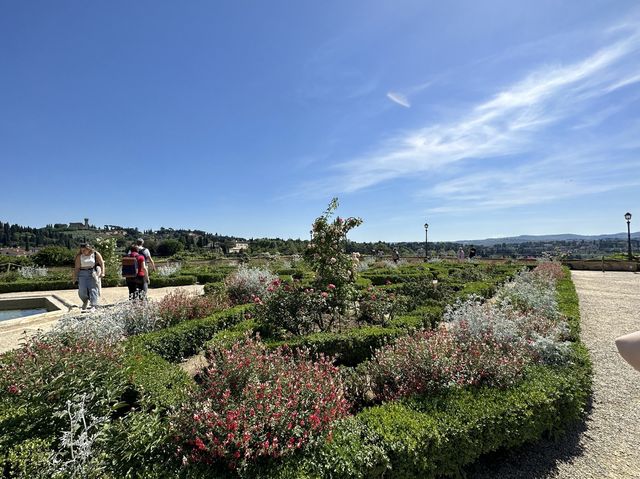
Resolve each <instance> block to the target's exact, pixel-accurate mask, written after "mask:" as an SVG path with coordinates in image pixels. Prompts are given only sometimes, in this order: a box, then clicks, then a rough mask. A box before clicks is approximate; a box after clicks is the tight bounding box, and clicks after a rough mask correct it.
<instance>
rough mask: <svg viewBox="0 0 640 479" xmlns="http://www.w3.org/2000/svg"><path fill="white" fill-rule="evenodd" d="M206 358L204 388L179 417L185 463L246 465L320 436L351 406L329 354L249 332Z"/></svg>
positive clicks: (177, 431) (177, 427)
mask: <svg viewBox="0 0 640 479" xmlns="http://www.w3.org/2000/svg"><path fill="white" fill-rule="evenodd" d="M208 359H209V366H208V367H207V368H206V369H205V371H204V374H203V384H202V392H201V393H200V395H199V396H198V397H196V398H195V399H194V400H193V401H192V402H191V403H190V404H188V405H185V406H183V407H182V409H181V410H180V411H179V412H178V413H177V414H176V416H175V417H174V419H173V427H174V430H175V437H176V439H177V441H178V443H179V444H180V453H181V454H182V455H183V458H184V459H183V460H184V461H185V462H186V463H207V464H212V463H218V464H219V463H223V464H225V465H226V466H227V467H229V468H230V469H245V468H247V467H249V465H250V464H251V463H253V462H255V461H256V460H259V459H267V458H277V457H282V456H286V455H289V454H292V453H293V452H294V451H296V450H298V449H301V448H305V447H307V446H309V445H314V444H317V443H319V442H320V441H322V440H323V439H324V438H325V437H326V436H328V435H331V432H332V427H333V423H334V421H336V420H337V419H339V418H341V417H343V416H345V415H346V414H347V411H348V407H349V405H348V403H347V401H346V399H345V398H344V390H343V385H342V382H341V379H340V375H339V374H338V370H337V368H336V367H334V366H333V365H332V364H331V361H329V360H328V359H326V358H320V359H319V360H317V361H315V362H314V361H312V360H311V359H310V357H309V353H308V352H300V353H299V354H298V355H296V356H294V355H293V354H292V353H291V352H290V351H288V350H286V349H277V350H275V351H267V350H266V349H265V347H264V346H263V345H262V344H261V343H260V342H259V341H257V340H254V339H246V340H245V341H244V342H242V343H239V344H236V345H234V346H233V347H232V348H231V349H229V350H222V351H220V350H212V351H211V352H210V354H209V357H208Z"/></svg>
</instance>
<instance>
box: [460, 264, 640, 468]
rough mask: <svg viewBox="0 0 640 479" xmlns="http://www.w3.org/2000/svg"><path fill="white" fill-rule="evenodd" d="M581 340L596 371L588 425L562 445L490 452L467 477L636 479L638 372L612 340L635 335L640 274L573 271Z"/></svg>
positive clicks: (639, 322)
mask: <svg viewBox="0 0 640 479" xmlns="http://www.w3.org/2000/svg"><path fill="white" fill-rule="evenodd" d="M572 277H573V281H574V283H575V285H576V289H577V291H578V297H579V299H580V315H581V318H582V340H583V342H584V343H585V344H586V346H587V347H588V348H589V352H590V353H591V359H592V361H593V368H594V382H593V403H592V408H591V410H590V413H589V415H588V417H587V420H586V421H585V423H584V424H581V425H579V426H577V427H576V428H575V429H573V430H572V431H570V432H569V434H568V435H567V436H565V437H564V438H563V439H561V440H560V441H559V442H557V443H554V442H552V441H546V440H544V441H541V442H539V443H536V444H532V445H529V446H527V447H524V448H522V449H520V450H517V451H514V452H512V453H506V454H495V455H493V456H491V457H489V458H487V459H486V460H483V461H481V463H480V464H478V466H477V467H476V468H475V471H473V472H472V473H471V474H470V477H473V478H476V479H488V478H514V479H515V478H519V479H538V478H540V479H542V478H545V479H552V478H553V479H601V478H620V479H639V478H640V373H639V372H637V371H635V370H634V369H633V368H632V367H631V366H629V365H628V364H627V363H626V362H625V361H624V360H623V359H622V358H621V357H620V356H619V355H618V352H617V350H616V346H615V344H614V339H615V338H616V337H618V336H621V335H623V334H626V333H630V332H633V331H637V330H640V274H633V273H623V272H607V273H602V272H598V271H574V272H573V274H572Z"/></svg>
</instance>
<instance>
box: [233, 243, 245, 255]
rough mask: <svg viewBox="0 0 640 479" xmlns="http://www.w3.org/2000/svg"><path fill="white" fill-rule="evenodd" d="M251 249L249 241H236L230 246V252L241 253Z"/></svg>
mask: <svg viewBox="0 0 640 479" xmlns="http://www.w3.org/2000/svg"><path fill="white" fill-rule="evenodd" d="M248 249H249V243H236V244H235V246H233V247H231V248H229V254H233V253H240V252H242V251H247V250H248Z"/></svg>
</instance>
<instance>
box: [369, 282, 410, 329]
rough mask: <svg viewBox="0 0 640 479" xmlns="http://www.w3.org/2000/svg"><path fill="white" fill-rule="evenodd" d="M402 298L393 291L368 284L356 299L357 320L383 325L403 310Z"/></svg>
mask: <svg viewBox="0 0 640 479" xmlns="http://www.w3.org/2000/svg"><path fill="white" fill-rule="evenodd" d="M404 299H405V298H403V297H399V296H397V295H396V294H395V293H392V292H389V291H385V290H383V289H380V288H374V287H373V286H369V287H368V288H367V290H366V291H364V292H363V293H362V294H361V295H360V298H359V300H358V306H357V310H358V314H357V318H358V321H360V322H363V323H369V324H380V325H383V326H385V325H386V324H387V323H388V322H389V321H391V320H392V319H393V318H394V317H395V316H396V314H398V313H399V312H401V311H403V309H404V303H405V302H404Z"/></svg>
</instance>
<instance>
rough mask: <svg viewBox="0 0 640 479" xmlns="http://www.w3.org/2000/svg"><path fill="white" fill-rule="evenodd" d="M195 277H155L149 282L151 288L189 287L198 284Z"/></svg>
mask: <svg viewBox="0 0 640 479" xmlns="http://www.w3.org/2000/svg"><path fill="white" fill-rule="evenodd" d="M196 279H197V278H196V277H195V276H187V275H182V276H155V277H153V278H151V280H150V281H149V287H150V288H166V287H168V286H188V285H190V284H196Z"/></svg>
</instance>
